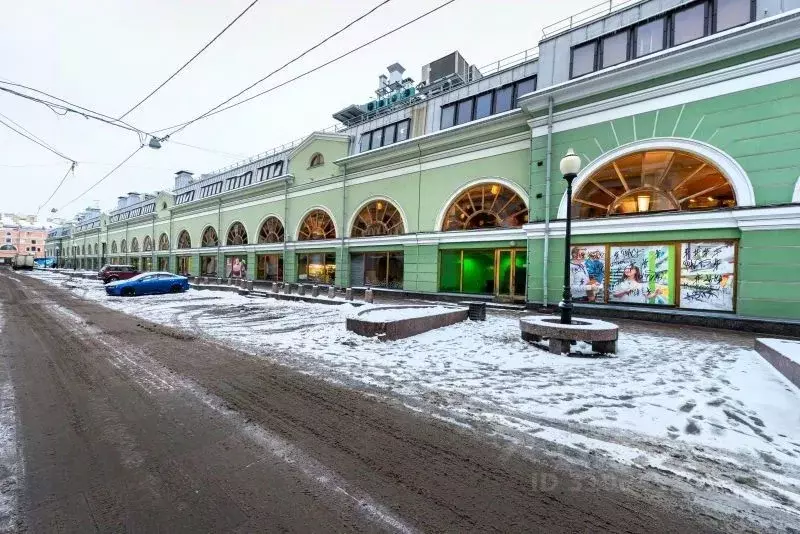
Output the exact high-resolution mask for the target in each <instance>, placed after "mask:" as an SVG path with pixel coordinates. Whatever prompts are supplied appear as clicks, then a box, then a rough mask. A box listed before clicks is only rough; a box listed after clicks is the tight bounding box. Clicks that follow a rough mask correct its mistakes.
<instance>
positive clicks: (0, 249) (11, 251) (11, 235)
mask: <svg viewBox="0 0 800 534" xmlns="http://www.w3.org/2000/svg"><path fill="white" fill-rule="evenodd" d="M33 220H34V218H33V217H31V218H30V221H33ZM14 221H18V222H16V223H15V222H14ZM24 221H25V223H27V224H23V219H22V218H16V219H15V218H12V217H7V216H6V214H3V229H2V233H0V265H7V264H9V263H11V258H13V257H14V256H15V255H16V254H17V253H18V252H23V253H25V252H27V253H29V254H33V255H34V256H35V257H37V258H43V257H44V256H45V245H44V242H45V239H46V238H47V229H46V228H44V227H43V226H33V225H31V224H30V222H28V220H27V219H25V220H24Z"/></svg>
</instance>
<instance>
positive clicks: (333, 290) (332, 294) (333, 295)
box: [328, 286, 336, 299]
mask: <svg viewBox="0 0 800 534" xmlns="http://www.w3.org/2000/svg"><path fill="white" fill-rule="evenodd" d="M328 298H329V299H335V298H336V288H335V287H333V286H331V287H329V288H328Z"/></svg>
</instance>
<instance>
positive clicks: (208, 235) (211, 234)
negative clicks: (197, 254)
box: [200, 226, 219, 247]
mask: <svg viewBox="0 0 800 534" xmlns="http://www.w3.org/2000/svg"><path fill="white" fill-rule="evenodd" d="M218 245H219V239H218V238H217V231H216V230H214V227H213V226H209V227H208V228H206V229H205V230H203V237H202V238H201V239H200V246H201V247H216V246H218Z"/></svg>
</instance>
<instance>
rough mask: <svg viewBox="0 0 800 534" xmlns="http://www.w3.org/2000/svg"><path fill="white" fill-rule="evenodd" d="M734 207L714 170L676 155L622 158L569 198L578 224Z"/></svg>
mask: <svg viewBox="0 0 800 534" xmlns="http://www.w3.org/2000/svg"><path fill="white" fill-rule="evenodd" d="M734 206H736V196H735V195H734V192H733V189H732V187H731V184H730V183H729V182H728V180H727V179H726V178H725V176H724V175H723V174H722V173H721V172H720V170H719V169H717V168H716V167H715V166H714V165H712V164H711V163H709V162H708V161H705V160H704V159H701V158H700V157H698V156H695V155H693V154H689V153H687V152H682V151H679V150H647V151H644V152H636V153H633V154H627V155H625V156H622V157H620V158H618V159H616V160H614V161H612V162H611V163H608V164H607V165H604V166H603V167H601V168H599V169H598V170H597V171H595V172H594V173H592V175H591V176H589V177H588V178H587V179H586V180H585V181H584V182H583V185H582V186H581V187H580V189H578V190H577V191H575V193H574V194H573V196H572V210H573V215H574V216H575V217H576V218H589V217H606V216H608V215H627V214H635V213H643V212H654V211H685V210H695V209H712V208H730V207H734Z"/></svg>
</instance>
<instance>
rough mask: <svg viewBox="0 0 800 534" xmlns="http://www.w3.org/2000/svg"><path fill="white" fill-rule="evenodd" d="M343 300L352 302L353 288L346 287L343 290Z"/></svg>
mask: <svg viewBox="0 0 800 534" xmlns="http://www.w3.org/2000/svg"><path fill="white" fill-rule="evenodd" d="M344 299H345V300H353V288H352V287H348V288H347V289H345V290H344Z"/></svg>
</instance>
